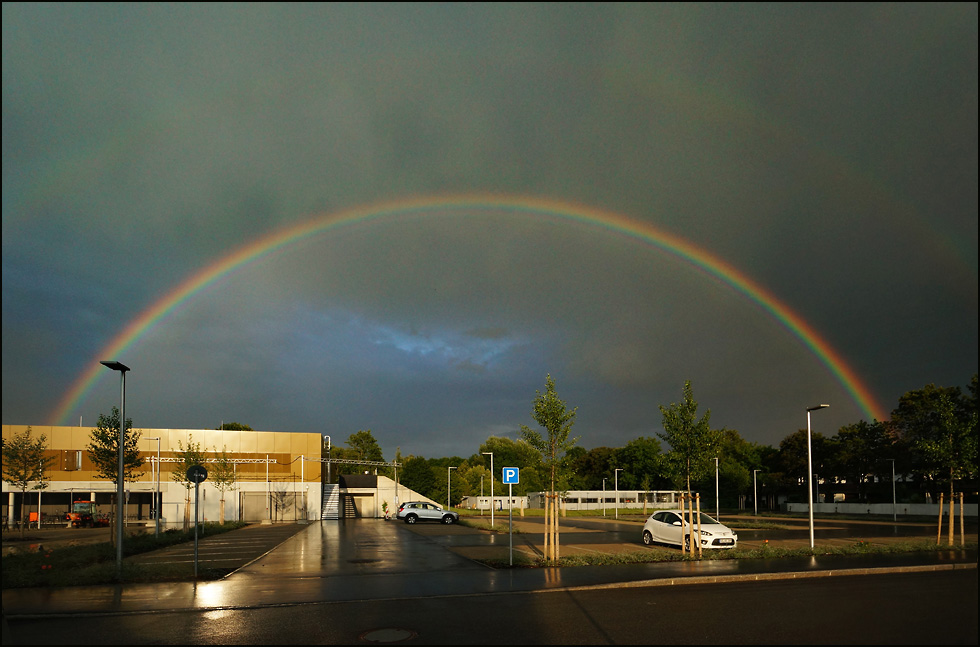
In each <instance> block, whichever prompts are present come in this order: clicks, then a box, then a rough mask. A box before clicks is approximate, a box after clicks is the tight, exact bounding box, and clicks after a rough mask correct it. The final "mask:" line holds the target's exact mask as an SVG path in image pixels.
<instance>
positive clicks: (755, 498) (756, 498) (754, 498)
mask: <svg viewBox="0 0 980 647" xmlns="http://www.w3.org/2000/svg"><path fill="white" fill-rule="evenodd" d="M758 472H759V470H752V503H753V504H754V505H755V516H757V517H758V516H759V487H758V485H757V483H756V479H755V475H756V474H758Z"/></svg>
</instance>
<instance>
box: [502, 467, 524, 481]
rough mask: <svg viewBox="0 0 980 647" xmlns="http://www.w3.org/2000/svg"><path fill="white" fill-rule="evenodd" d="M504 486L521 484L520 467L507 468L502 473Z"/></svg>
mask: <svg viewBox="0 0 980 647" xmlns="http://www.w3.org/2000/svg"><path fill="white" fill-rule="evenodd" d="M501 475H502V476H501V479H500V480H501V481H503V483H504V485H517V484H518V483H520V482H521V470H520V468H518V467H505V468H503V470H502V472H501Z"/></svg>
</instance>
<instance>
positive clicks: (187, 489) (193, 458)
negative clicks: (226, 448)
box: [170, 436, 210, 532]
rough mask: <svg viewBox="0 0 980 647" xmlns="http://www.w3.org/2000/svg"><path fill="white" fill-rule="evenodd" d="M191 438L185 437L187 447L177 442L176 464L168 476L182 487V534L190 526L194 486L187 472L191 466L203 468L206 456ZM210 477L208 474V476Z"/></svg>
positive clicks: (199, 444)
mask: <svg viewBox="0 0 980 647" xmlns="http://www.w3.org/2000/svg"><path fill="white" fill-rule="evenodd" d="M193 438H194V437H193V436H188V437H187V447H186V448H185V447H184V444H183V443H182V442H181V441H179V440H178V441H177V447H178V448H179V450H180V451H178V452H177V457H176V458H177V462H176V463H174V468H173V471H172V472H171V474H170V476H171V478H172V479H173V480H174V482H176V483H180V484H181V485H183V486H184V532H187V530H188V529H189V528H190V524H191V488H192V487H193V486H194V484H193V483H192V482H191V481H190V479H188V478H187V470H189V469H190V468H191V466H193V465H201V466H202V467H203V466H204V463H205V461H207V458H208V457H207V455H206V454H205V453H204V452H203V451H201V443H195V442H194V440H193ZM208 476H210V474H208Z"/></svg>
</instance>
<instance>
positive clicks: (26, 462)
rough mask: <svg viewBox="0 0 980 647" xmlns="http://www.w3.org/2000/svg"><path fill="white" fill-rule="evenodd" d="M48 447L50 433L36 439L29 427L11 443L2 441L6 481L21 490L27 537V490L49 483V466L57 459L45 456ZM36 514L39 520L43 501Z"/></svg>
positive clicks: (21, 530) (21, 514) (21, 525)
mask: <svg viewBox="0 0 980 647" xmlns="http://www.w3.org/2000/svg"><path fill="white" fill-rule="evenodd" d="M47 449H48V438H47V436H46V435H44V434H41V435H40V436H38V437H37V438H34V437H33V436H32V431H31V428H30V427H28V428H27V429H25V430H24V431H22V432H20V433H19V434H15V435H14V437H13V438H12V439H11V440H10V442H4V443H3V480H4V481H5V482H6V483H9V484H10V486H11V487H13V488H16V489H18V490H20V492H21V505H20V536H21V537H23V536H24V530H25V529H26V527H27V524H26V523H25V521H24V518H25V515H26V513H27V491H28V490H43V489H45V488H46V487H47V486H48V468H49V467H50V466H51V463H52V462H54V460H55V459H54V457H53V456H45V455H44V452H45V451H47ZM13 512H14V511H13V510H10V515H11V516H13ZM37 514H38V519H39V520H40V518H41V510H40V503H39V504H38V511H37Z"/></svg>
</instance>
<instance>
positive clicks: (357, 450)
mask: <svg viewBox="0 0 980 647" xmlns="http://www.w3.org/2000/svg"><path fill="white" fill-rule="evenodd" d="M347 446H348V447H349V448H350V453H349V454H348V458H350V459H352V460H362V461H371V462H378V463H380V462H383V461H384V459H385V457H384V453H383V452H382V451H381V445H379V444H378V441H377V440H375V439H374V435H373V434H372V433H371V430H370V429H368V430H363V429H362V430H360V431H358V432H357V433H356V434H351V435H350V438H348V439H347Z"/></svg>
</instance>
